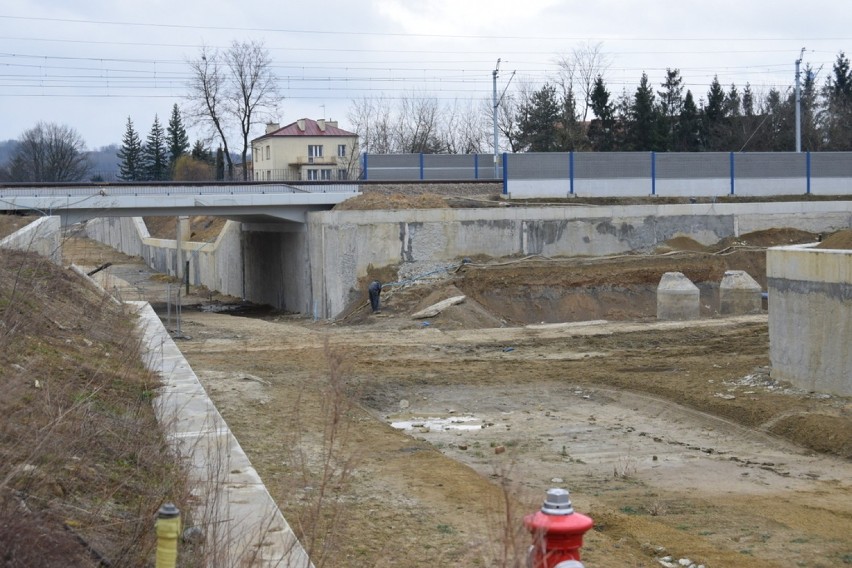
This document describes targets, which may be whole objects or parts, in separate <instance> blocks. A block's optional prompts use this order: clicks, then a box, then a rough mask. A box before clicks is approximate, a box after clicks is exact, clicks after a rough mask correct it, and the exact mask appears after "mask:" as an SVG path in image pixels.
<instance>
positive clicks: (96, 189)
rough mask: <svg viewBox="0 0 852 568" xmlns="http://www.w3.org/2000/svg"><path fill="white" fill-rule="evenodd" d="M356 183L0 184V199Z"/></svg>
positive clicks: (349, 186) (342, 188)
mask: <svg viewBox="0 0 852 568" xmlns="http://www.w3.org/2000/svg"><path fill="white" fill-rule="evenodd" d="M357 191H358V186H357V184H355V183H352V182H349V183H345V182H338V183H320V182H317V183H311V182H299V183H297V184H283V183H275V182H236V183H232V182H191V183H174V182H145V183H134V182H114V183H112V182H111V183H38V184H0V199H2V198H8V197H54V198H56V197H58V198H62V197H66V198H85V197H94V196H98V195H100V196H104V197H106V196H109V195H114V196H158V195H167V196H168V195H251V194H282V193H356V192H357Z"/></svg>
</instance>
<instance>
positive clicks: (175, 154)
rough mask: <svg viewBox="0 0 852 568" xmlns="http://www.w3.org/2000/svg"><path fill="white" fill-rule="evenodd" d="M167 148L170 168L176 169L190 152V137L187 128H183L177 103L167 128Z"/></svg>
mask: <svg viewBox="0 0 852 568" xmlns="http://www.w3.org/2000/svg"><path fill="white" fill-rule="evenodd" d="M166 147H167V148H168V152H169V167H170V168H172V167H174V165H175V161H177V159H178V158H180V157H181V156H183V155H184V154H186V153H188V152H189V136H187V134H186V128H185V127H184V126H183V119H182V118H181V116H180V109H179V108H178V106H177V103H175V105H174V106H173V107H172V116H171V117H170V118H169V125H168V127H167V128H166Z"/></svg>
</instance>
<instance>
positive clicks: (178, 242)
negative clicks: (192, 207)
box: [175, 215, 190, 280]
mask: <svg viewBox="0 0 852 568" xmlns="http://www.w3.org/2000/svg"><path fill="white" fill-rule="evenodd" d="M189 238H190V232H189V217H188V216H186V215H181V216H180V217H178V218H177V235H175V246H176V249H177V250H176V251H175V253H176V254H175V263H176V265H177V266H175V276H176V277H177V278H179V279H181V280H183V279H185V278H186V274H184V270H185V268H184V267H185V266H186V260H187V256H186V243H187V241H189Z"/></svg>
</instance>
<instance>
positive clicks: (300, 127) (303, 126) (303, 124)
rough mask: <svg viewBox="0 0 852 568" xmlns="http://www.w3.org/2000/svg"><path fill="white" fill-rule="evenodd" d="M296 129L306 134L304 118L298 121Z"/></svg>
mask: <svg viewBox="0 0 852 568" xmlns="http://www.w3.org/2000/svg"><path fill="white" fill-rule="evenodd" d="M296 127H297V128H298V129H299V130H301V131H302V132H304V131H305V119H304V118H300V119H299V120H297V121H296Z"/></svg>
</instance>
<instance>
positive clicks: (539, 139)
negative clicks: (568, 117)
mask: <svg viewBox="0 0 852 568" xmlns="http://www.w3.org/2000/svg"><path fill="white" fill-rule="evenodd" d="M560 115H561V113H560V108H559V101H558V100H557V97H556V88H555V87H553V86H552V85H549V84H545V85H544V86H543V87H542V88H541V89H540V90H538V91H536V92H534V93H533V94H532V96H531V97H530V98H529V100H528V101H525V102H524V103H523V104H522V105H521V108H520V109H519V110H518V127H519V130H520V134H519V138H520V140H521V143H522V144H523V145H524V146H525V148H526V150H527V151H529V152H555V151H557V150H559V136H558V135H557V130H556V127H557V124H558V123H559V122H560Z"/></svg>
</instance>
